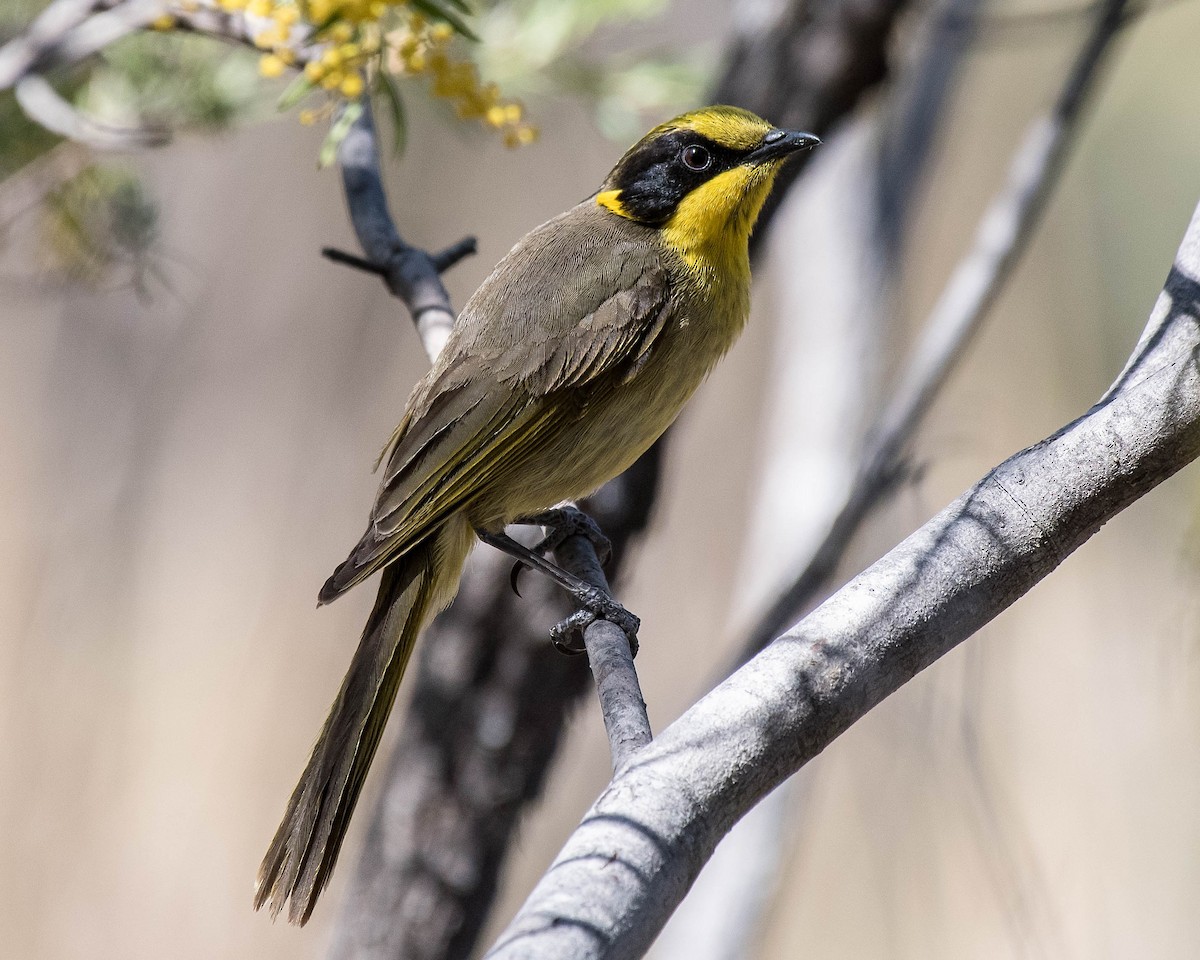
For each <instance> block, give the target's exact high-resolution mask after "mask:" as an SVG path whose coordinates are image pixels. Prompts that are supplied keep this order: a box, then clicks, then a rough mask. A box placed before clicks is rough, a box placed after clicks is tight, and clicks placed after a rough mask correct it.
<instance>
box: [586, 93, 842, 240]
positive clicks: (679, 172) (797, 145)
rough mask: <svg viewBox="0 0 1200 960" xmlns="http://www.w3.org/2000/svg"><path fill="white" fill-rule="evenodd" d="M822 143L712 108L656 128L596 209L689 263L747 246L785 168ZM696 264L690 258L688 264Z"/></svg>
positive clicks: (630, 154) (744, 113)
mask: <svg viewBox="0 0 1200 960" xmlns="http://www.w3.org/2000/svg"><path fill="white" fill-rule="evenodd" d="M819 142H820V141H819V140H818V139H817V138H816V137H814V136H813V135H812V134H810V133H801V132H799V131H796V130H780V129H777V128H775V127H772V126H771V125H770V124H769V123H767V121H765V120H763V119H762V118H761V117H758V116H756V115H755V114H753V113H751V112H750V111H749V110H742V109H739V108H737V107H723V106H716V107H705V108H703V109H701V110H694V111H692V112H691V113H685V114H683V115H682V116H679V117H676V118H675V119H674V120H670V121H668V122H667V123H664V124H662V125H660V126H657V127H655V128H654V129H653V130H651V131H650V132H649V133H648V134H646V135H645V136H644V137H642V139H641V140H639V141H638V142H637V143H635V144H634V145H633V146H632V147H630V148H629V150H627V151H626V152H625V155H624V156H623V157H621V159H620V160H619V161H618V162H617V165H616V166H615V167H613V170H612V172H611V173H610V174H609V175H608V178H607V179H606V180H605V181H604V184H603V185H602V186H601V188H600V192H599V193H598V194H597V195H596V202H597V203H598V204H600V206H602V207H605V208H606V209H608V210H610V211H611V212H613V213H615V214H617V215H618V216H622V217H625V218H627V219H629V220H634V221H636V222H638V223H642V224H645V225H647V226H653V227H659V228H661V229H662V230H663V235H664V240H666V242H667V243H668V244H669V245H671V246H675V247H677V248H678V249H679V250H680V252H681V253H684V255H685V256H687V255H688V252H689V251H692V252H693V253H694V252H695V251H699V250H701V249H703V248H705V247H707V246H711V245H713V244H719V245H720V246H721V247H726V246H728V245H731V244H732V245H736V244H738V243H740V244H742V249H743V250H744V249H745V246H744V245H745V243H746V241H747V240H748V239H749V236H750V231H751V229H752V228H753V227H754V221H755V220H756V219H757V218H758V212H759V210H761V209H762V205H763V202H764V201H765V200H766V198H767V194H768V193H769V192H770V190H771V184H772V183H773V182H774V179H775V174H776V173H777V172H778V171H779V168H780V167H781V166H782V165H783V162H784V160H786V159H787V157H788V156H789V155H791V154H792V153H795V152H796V151H797V150H803V149H805V148H808V147H811V146H813V145H814V144H817V143H819ZM689 259H690V256H689Z"/></svg>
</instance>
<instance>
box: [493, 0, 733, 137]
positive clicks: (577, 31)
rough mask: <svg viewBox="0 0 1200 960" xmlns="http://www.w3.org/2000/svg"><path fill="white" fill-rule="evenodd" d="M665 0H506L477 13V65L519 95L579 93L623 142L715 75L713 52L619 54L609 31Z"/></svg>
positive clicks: (691, 97)
mask: <svg viewBox="0 0 1200 960" xmlns="http://www.w3.org/2000/svg"><path fill="white" fill-rule="evenodd" d="M667 2H668V0H507V2H504V3H498V4H496V5H495V6H493V7H491V8H489V9H488V10H487V11H486V12H485V13H483V14H481V15H480V17H479V33H480V36H481V37H482V38H483V43H482V45H481V47H480V50H479V62H480V69H481V71H482V73H483V74H484V76H485V77H486V78H487V79H489V80H494V81H496V82H497V83H499V84H500V85H501V86H503V87H504V88H505V89H506V90H508V91H510V92H511V93H512V94H514V95H516V96H524V97H527V98H531V99H532V98H537V97H545V96H562V95H567V96H574V97H578V98H580V99H583V100H585V101H586V102H588V103H590V104H591V105H592V107H593V109H594V110H595V114H596V120H597V123H598V124H599V126H600V128H601V129H602V130H603V131H604V133H605V134H606V135H607V136H609V137H612V138H613V139H615V140H618V141H622V142H626V141H628V140H630V139H633V138H634V137H636V136H638V135H639V134H640V133H642V132H644V130H645V127H646V124H647V122H648V121H649V122H658V121H660V120H662V119H663V118H664V117H665V116H666V115H668V114H672V113H677V112H679V110H681V109H683V108H685V107H687V106H693V105H695V103H696V99H697V97H698V95H699V94H700V93H701V91H703V90H704V89H705V87H707V86H708V85H709V83H710V82H711V79H712V65H713V63H714V61H715V58H714V57H713V56H712V54H711V52H707V51H702V50H701V51H695V52H694V53H692V54H690V55H681V54H679V53H676V52H670V53H668V52H663V51H655V52H649V53H639V54H628V53H625V54H622V55H621V56H619V57H614V56H612V55H611V54H609V53H608V52H607V51H606V50H605V42H604V41H605V33H606V32H610V31H611V30H612V28H614V27H616V26H618V25H621V24H625V23H628V22H630V21H634V22H637V21H646V20H650V19H652V18H654V17H656V16H658V15H659V14H661V13H662V12H663V10H664V9H665V8H666V6H667Z"/></svg>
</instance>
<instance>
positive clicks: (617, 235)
mask: <svg viewBox="0 0 1200 960" xmlns="http://www.w3.org/2000/svg"><path fill="white" fill-rule="evenodd" d="M613 221H619V222H613ZM645 231H646V228H644V227H640V226H638V225H636V224H632V223H631V222H629V221H625V220H621V219H620V218H617V217H613V216H612V215H611V214H608V213H607V212H605V211H601V210H600V208H598V207H596V205H595V204H594V203H591V202H590V201H585V203H584V204H581V205H580V206H579V207H576V208H575V209H574V210H571V211H568V212H567V213H565V214H563V215H562V216H560V217H558V218H556V219H555V220H552V221H550V223H548V224H544V225H543V226H542V227H540V228H538V229H537V230H535V231H533V233H531V234H529V235H528V236H527V237H525V239H524V240H522V241H521V242H520V243H519V244H518V245H517V246H516V247H515V248H514V249H513V251H512V252H511V253H510V254H509V255H508V256H507V257H506V258H505V259H504V260H502V261H501V262H500V264H499V265H498V266H497V267H496V269H495V270H494V271H493V273H492V275H491V276H490V277H489V278H488V279H487V280H485V281H484V283H483V285H482V286H481V287H480V288H479V290H478V291H477V292H476V294H475V295H474V296H473V297H472V298H471V300H470V301H469V302H468V303H467V306H466V307H465V308H464V309H463V312H462V315H461V316H460V317H459V320H458V323H457V324H456V326H455V329H454V332H453V333H452V334H451V337H450V340H449V341H448V342H447V344H446V347H445V349H444V350H443V352H442V355H441V356H440V357H439V358H438V361H437V363H436V364H435V365H434V367H433V369H432V370H430V372H429V374H427V375H426V377H425V378H424V379H423V380H422V381H421V383H420V384H418V386H417V388H416V389H415V390H414V391H413V395H412V397H411V398H410V400H409V404H408V408H407V410H406V412H405V416H404V418H403V419H402V420H401V423H400V426H399V427H397V429H396V432H395V433H394V434H393V437H392V439H391V441H389V444H388V446H387V447H385V449H384V453H383V454H382V455H381V457H380V459H381V461H382V460H384V459H385V458H386V466H385V468H384V471H383V477H382V482H381V484H380V489H379V494H378V497H377V499H376V503H375V507H374V509H373V510H372V513H371V523H370V525H369V526H368V528H367V532H366V534H365V535H364V536H363V538H362V539H361V540H360V541H359V543H358V545H357V546H356V547H355V548H354V550H353V551H352V552H351V554H350V556H349V558H347V560H346V561H345V562H344V563H342V564H341V565H340V566H339V567H338V568H337V570H336V571H334V574H333V576H332V577H330V578H329V581H327V583H326V584H325V587H324V588H323V589H322V591H321V601H322V602H327V601H328V600H332V599H333V598H334V597H336V596H338V595H340V594H341V593H343V592H344V591H345V590H347V589H349V588H350V587H351V586H353V585H354V584H356V583H358V582H360V581H361V580H363V579H365V578H366V577H368V576H370V574H371V573H373V572H374V571H375V570H377V569H379V568H380V567H382V566H384V565H385V564H387V563H388V562H390V561H391V560H392V559H394V558H395V557H398V556H401V555H402V554H404V553H405V552H407V551H408V550H409V549H411V548H412V546H413V545H414V544H415V543H418V542H419V541H420V540H422V539H423V538H424V537H426V536H428V534H429V533H430V532H431V531H432V530H433V529H434V528H436V527H437V526H438V525H439V524H440V523H442V522H443V521H444V520H445V519H446V518H447V517H448V516H450V515H451V514H453V513H455V512H457V511H459V510H461V509H464V507H466V506H468V505H469V503H470V501H471V500H472V498H474V497H476V496H478V495H479V494H480V492H481V491H482V490H485V489H486V488H487V487H488V485H489V479H491V478H494V477H496V476H498V475H499V474H500V473H502V472H503V471H504V470H505V469H506V465H512V464H513V463H515V462H519V461H521V460H523V459H525V458H526V457H528V456H529V455H530V454H531V453H532V452H534V451H536V450H537V449H540V448H541V447H542V445H543V444H545V443H547V442H548V441H549V440H550V439H551V438H553V437H554V435H555V433H556V432H557V431H559V430H562V429H564V428H566V427H567V425H568V423H569V421H570V419H571V417H573V416H574V415H575V413H576V412H577V411H578V410H579V409H580V408H581V406H583V405H586V396H587V394H588V388H589V387H591V386H593V385H595V384H596V383H597V382H598V381H600V380H601V379H602V378H604V377H606V375H608V374H613V375H615V377H616V380H615V381H614V382H618V383H619V382H620V380H621V379H627V378H628V377H630V376H633V375H635V374H636V372H637V370H638V369H640V367H641V363H642V362H643V361H644V359H645V356H646V354H647V351H648V350H649V349H650V346H651V344H652V343H653V341H654V339H655V338H656V337H657V336H658V334H659V333H660V332H661V331H662V329H663V327H664V324H665V323H666V322H667V320H668V317H669V313H670V310H669V306H668V294H669V282H668V277H667V272H666V270H665V269H664V267H663V265H662V263H661V262H660V260H659V258H658V256H657V255H656V254H655V253H654V250H655V249H656V248H657V247H656V245H653V244H651V243H648V242H646V241H647V239H648V238H647V236H646V235H645Z"/></svg>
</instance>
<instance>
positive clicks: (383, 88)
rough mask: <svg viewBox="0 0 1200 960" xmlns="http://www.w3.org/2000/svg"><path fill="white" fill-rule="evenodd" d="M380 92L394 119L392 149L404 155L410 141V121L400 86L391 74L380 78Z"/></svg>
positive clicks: (384, 74) (385, 74) (381, 75)
mask: <svg viewBox="0 0 1200 960" xmlns="http://www.w3.org/2000/svg"><path fill="white" fill-rule="evenodd" d="M379 90H380V92H381V93H382V94H383V99H384V101H385V102H386V103H387V106H388V114H389V116H390V117H391V119H392V149H393V150H394V151H395V152H396V153H397V154H399V153H403V152H404V145H405V143H406V142H407V140H408V121H407V118H406V116H405V112H404V98H403V97H402V96H401V94H400V84H399V83H398V82H397V81H396V78H395V77H393V76H392V75H391V74H390V73H382V74H380V76H379Z"/></svg>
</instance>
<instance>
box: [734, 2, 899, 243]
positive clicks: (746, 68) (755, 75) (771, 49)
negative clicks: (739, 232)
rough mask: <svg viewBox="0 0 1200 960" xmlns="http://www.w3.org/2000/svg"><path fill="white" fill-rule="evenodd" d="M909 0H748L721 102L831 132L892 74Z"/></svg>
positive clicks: (787, 177)
mask: <svg viewBox="0 0 1200 960" xmlns="http://www.w3.org/2000/svg"><path fill="white" fill-rule="evenodd" d="M907 8H908V4H907V3H906V2H905V0H858V2H847V0H804V2H797V0H793V2H791V3H787V4H786V5H775V4H760V3H755V2H751V0H742V2H740V3H738V4H737V5H735V13H734V20H735V23H738V24H739V25H740V32H739V34H738V35H737V36H736V39H735V40H734V44H733V48H732V50H731V51H730V52H729V54H728V57H727V60H726V65H725V72H724V74H723V76H722V78H721V80H720V81H719V82H718V83H717V86H716V90H715V91H714V93H713V98H712V99H713V102H714V103H732V104H735V105H736V106H742V107H746V108H748V109H750V110H753V111H755V112H756V113H758V114H760V115H761V116H764V117H770V118H771V122H772V123H775V124H778V125H779V126H781V127H790V128H792V129H796V130H811V131H813V132H814V133H816V134H818V135H820V136H826V135H827V134H828V133H829V132H830V130H831V129H832V128H833V126H834V125H836V124H837V123H838V122H839V121H841V120H843V119H845V118H846V117H847V116H849V115H850V114H851V112H852V111H853V110H854V108H855V107H856V106H857V104H858V102H859V100H860V99H861V98H862V97H863V96H864V95H865V94H866V93H867V92H868V91H871V90H874V89H876V88H877V87H878V86H879V85H880V84H881V83H882V82H883V80H884V79H885V78H886V77H887V74H888V62H887V55H888V46H889V39H890V37H891V35H892V28H893V27H894V25H895V23H896V19H897V18H898V17H899V16H900V14H901V13H903V12H904V11H905V10H906V9H907ZM802 170H803V165H802V164H800V163H795V162H793V163H790V164H788V165H787V166H786V167H784V169H783V170H782V171H781V172H780V174H779V177H778V178H777V180H776V187H775V190H774V191H773V193H772V195H771V198H770V199H768V201H767V204H766V206H765V207H764V208H763V211H762V213H761V215H760V216H759V221H758V222H759V226H758V229H757V230H756V231H755V234H754V237H755V238H756V239H752V240H751V252H752V253H753V252H754V250H755V249H756V248H757V245H758V243H759V242H761V239H762V237H763V236H765V233H766V227H767V225H768V224H769V223H770V222H771V219H772V218H773V217H774V214H775V211H776V210H777V209H778V207H779V204H780V203H781V202H782V200H783V197H784V196H785V195H786V193H787V188H788V187H789V186H790V185H791V184H792V183H793V182H794V181H795V179H796V178H797V177H798V176H799V175H800V173H801V171H802Z"/></svg>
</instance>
